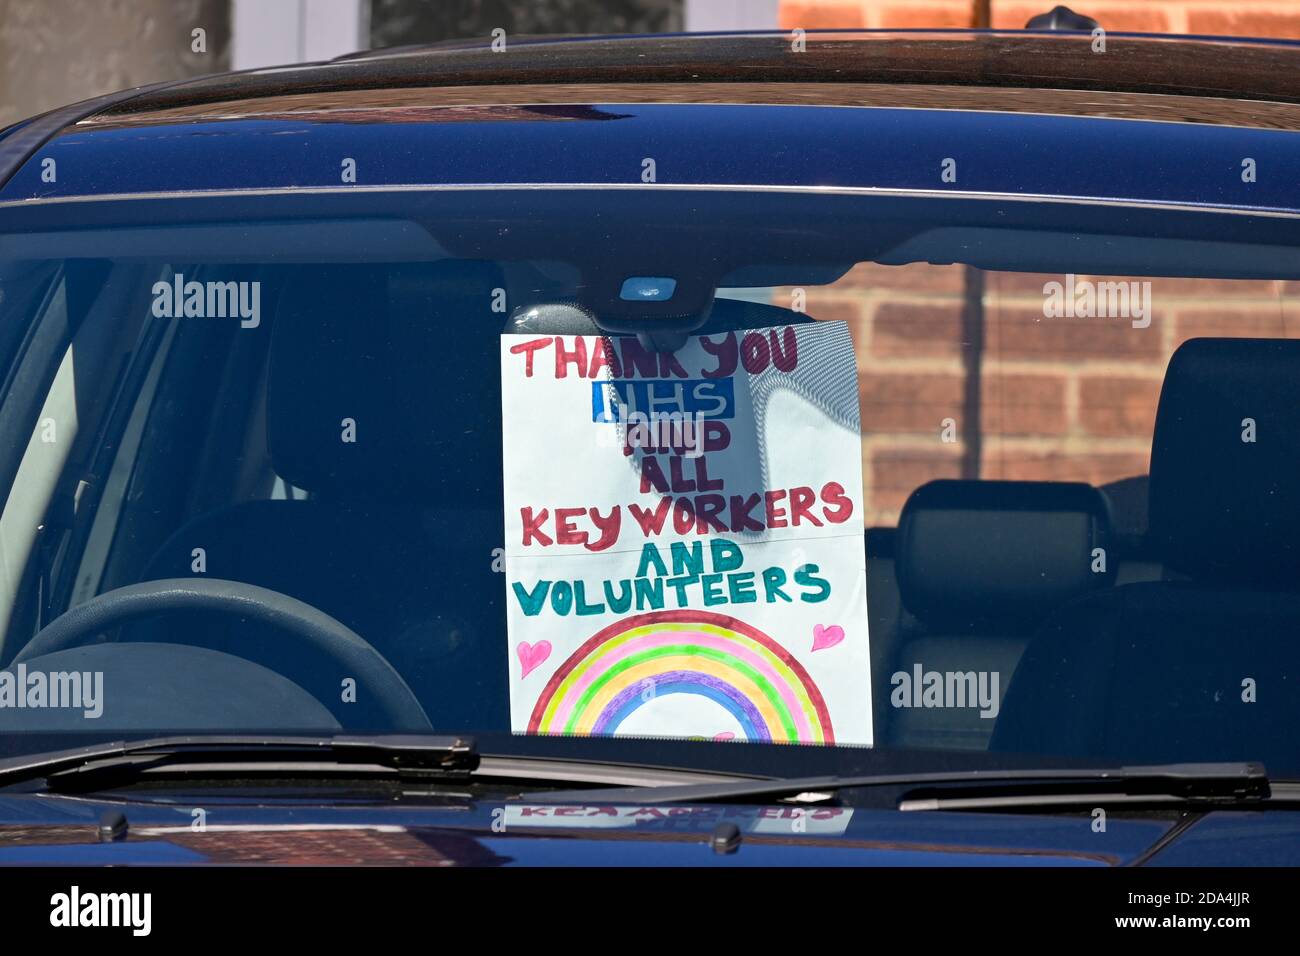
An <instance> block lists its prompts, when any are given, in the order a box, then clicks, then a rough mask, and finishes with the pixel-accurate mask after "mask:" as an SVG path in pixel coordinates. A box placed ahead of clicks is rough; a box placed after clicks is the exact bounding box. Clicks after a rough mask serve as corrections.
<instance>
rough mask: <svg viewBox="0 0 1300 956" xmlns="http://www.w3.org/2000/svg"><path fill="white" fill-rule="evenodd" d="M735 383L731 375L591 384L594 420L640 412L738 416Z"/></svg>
mask: <svg viewBox="0 0 1300 956" xmlns="http://www.w3.org/2000/svg"><path fill="white" fill-rule="evenodd" d="M735 395H736V393H735V386H734V384H733V380H732V379H730V378H712V379H708V378H682V379H650V380H635V381H630V380H618V381H612V382H611V381H604V382H592V383H591V420H592V421H593V422H617V421H626V420H627V416H629V415H631V414H633V413H634V412H640V413H641V414H643V415H645V416H646V417H647V419H652V418H653V417H654V416H656V415H669V414H677V415H684V416H690V417H695V416H697V415H698V416H700V417H702V418H735V417H736V398H735Z"/></svg>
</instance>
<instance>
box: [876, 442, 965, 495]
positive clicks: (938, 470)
mask: <svg viewBox="0 0 1300 956" xmlns="http://www.w3.org/2000/svg"><path fill="white" fill-rule="evenodd" d="M935 445H936V446H938V445H939V442H938V438H937V436H936V439H935ZM960 477H961V446H960V445H946V446H942V447H936V448H935V449H934V450H933V451H927V450H925V449H921V448H881V449H876V450H875V451H874V452H873V453H872V455H871V467H870V469H869V470H868V472H867V474H866V476H865V479H866V484H867V495H868V500H869V502H870V506H869V509H868V510H870V511H876V512H880V513H885V514H897V513H898V511H899V510H900V509H901V508H902V507H903V503H904V502H905V501H907V496H908V495H910V494H911V493H912V492H913V491H914V490H916V489H917V488H919V487H920V486H921V485H923V484H925V483H926V482H927V481H933V480H935V479H936V478H960Z"/></svg>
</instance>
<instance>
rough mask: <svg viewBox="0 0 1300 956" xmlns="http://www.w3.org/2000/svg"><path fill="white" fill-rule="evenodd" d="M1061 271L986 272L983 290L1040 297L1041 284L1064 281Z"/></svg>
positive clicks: (1000, 293) (1001, 293)
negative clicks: (1053, 272)
mask: <svg viewBox="0 0 1300 956" xmlns="http://www.w3.org/2000/svg"><path fill="white" fill-rule="evenodd" d="M1064 281H1065V276H1064V275H1063V274H1062V273H1059V272H1058V273H1056V274H1051V273H1043V272H988V273H985V275H984V291H985V293H986V294H991V295H999V296H1002V295H1033V296H1038V297H1040V298H1041V297H1042V295H1043V286H1045V285H1046V284H1047V283H1049V282H1061V283H1064Z"/></svg>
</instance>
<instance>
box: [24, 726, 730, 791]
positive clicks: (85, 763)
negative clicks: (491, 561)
mask: <svg viewBox="0 0 1300 956" xmlns="http://www.w3.org/2000/svg"><path fill="white" fill-rule="evenodd" d="M232 773H238V774H245V775H257V776H262V777H265V776H268V775H271V776H273V775H275V774H280V773H283V774H293V775H299V776H300V775H302V774H303V773H313V774H315V773H319V774H321V775H323V776H331V777H333V776H340V775H343V776H349V777H367V776H374V775H376V774H379V775H385V776H389V777H397V778H398V779H401V780H404V781H432V782H446V781H455V782H462V781H468V780H500V781H506V780H509V781H521V780H526V781H530V785H545V784H557V783H558V784H564V785H573V784H579V783H586V784H595V785H599V786H605V787H608V786H629V787H651V786H668V785H684V784H687V783H691V784H720V783H733V782H737V781H744V780H753V779H754V778H753V777H750V776H743V775H739V774H733V773H725V772H712V771H703V770H693V769H687V768H673V767H656V766H645V765H640V764H623V763H612V762H607V761H599V760H566V759H554V758H548V757H532V756H520V755H495V754H482V753H480V752H479V749H478V747H477V745H476V742H475V740H474V739H473V738H470V737H461V736H437V735H402V734H372V735H346V734H344V735H338V736H310V735H309V736H267V735H243V736H225V735H220V736H218V735H193V736H171V737H155V738H150V739H146V740H131V741H123V740H118V741H113V742H109V743H103V744H93V745H91V746H87V747H78V748H75V749H71V750H60V751H53V752H49V753H41V754H33V755H29V756H22V757H11V758H8V759H5V760H0V788H3V787H8V786H12V785H15V784H21V783H24V782H28V781H32V780H44V781H45V783H46V785H47V786H48V787H49V788H51V789H56V790H76V791H82V792H84V791H87V790H91V789H109V788H113V787H119V786H123V785H126V784H129V783H133V782H135V781H137V780H139V779H140V778H141V777H144V776H146V775H153V776H161V775H168V776H171V777H185V776H188V777H192V778H201V777H205V776H213V775H223V776H224V775H229V774H232Z"/></svg>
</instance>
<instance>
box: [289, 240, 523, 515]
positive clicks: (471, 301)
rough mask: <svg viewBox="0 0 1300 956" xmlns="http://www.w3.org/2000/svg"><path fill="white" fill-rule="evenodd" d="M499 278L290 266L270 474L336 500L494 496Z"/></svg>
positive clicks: (432, 267) (408, 267) (448, 270)
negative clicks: (350, 436)
mask: <svg viewBox="0 0 1300 956" xmlns="http://www.w3.org/2000/svg"><path fill="white" fill-rule="evenodd" d="M502 285H503V282H502V280H501V277H500V274H499V272H498V270H497V268H496V266H495V265H494V264H492V263H485V262H475V261H466V260H460V261H455V262H439V263H433V264H429V263H413V264H401V265H392V266H369V265H363V266H353V265H346V266H341V265H331V266H328V267H312V268H302V269H296V270H294V272H293V273H292V274H291V276H290V278H289V279H288V281H287V282H286V284H285V287H284V289H283V291H282V292H281V294H280V297H279V300H278V306H277V314H276V319H275V328H274V332H273V335H272V340H271V365H270V373H269V378H268V383H267V431H268V444H269V446H270V447H269V450H270V453H271V459H272V463H273V464H274V467H275V470H276V472H277V473H278V474H279V475H280V476H281V477H283V478H284V479H285V480H286V481H288V482H291V483H292V484H294V485H296V486H298V487H300V488H305V489H307V490H309V491H313V492H317V493H321V494H325V495H330V496H333V495H340V494H346V495H349V496H351V497H373V498H393V497H400V498H408V497H409V498H418V499H419V500H420V501H422V502H425V503H427V504H443V505H445V504H454V503H462V502H463V501H464V500H465V499H466V498H467V497H469V496H480V495H481V496H484V497H482V498H481V499H480V500H486V501H491V502H497V501H499V500H500V484H501V387H500V383H501V357H500V335H501V328H502V324H503V323H502V319H503V316H502V315H501V314H500V313H495V312H493V311H492V302H493V289H495V288H498V287H500V286H502ZM345 419H351V420H352V421H354V422H355V423H356V424H355V438H356V440H355V441H354V442H347V441H344V440H343V439H344V430H345V426H344V420H345Z"/></svg>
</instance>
